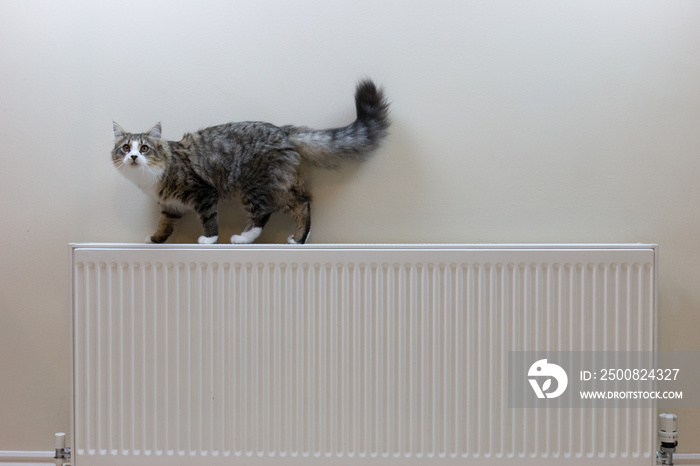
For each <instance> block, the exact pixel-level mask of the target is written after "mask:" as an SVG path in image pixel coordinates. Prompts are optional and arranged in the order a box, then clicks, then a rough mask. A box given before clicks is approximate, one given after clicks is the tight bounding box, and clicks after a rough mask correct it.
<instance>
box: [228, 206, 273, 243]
mask: <svg viewBox="0 0 700 466" xmlns="http://www.w3.org/2000/svg"><path fill="white" fill-rule="evenodd" d="M270 215H271V213H269V212H268V213H264V214H258V215H255V214H253V215H251V218H250V221H249V222H248V225H246V227H245V229H244V230H243V232H242V233H241V234H240V235H233V236H231V243H233V244H250V243H252V242H253V241H255V240H256V239H257V237H258V236H260V233H262V229H263V227H264V226H265V224H267V221H268V220H270Z"/></svg>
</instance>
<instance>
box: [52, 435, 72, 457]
mask: <svg viewBox="0 0 700 466" xmlns="http://www.w3.org/2000/svg"><path fill="white" fill-rule="evenodd" d="M54 448H56V456H54V457H53V458H54V459H55V460H56V464H62V463H63V461H60V460H68V459H70V448H69V447H66V434H65V433H63V432H58V433H56V434H55V436H54ZM59 461H60V462H59Z"/></svg>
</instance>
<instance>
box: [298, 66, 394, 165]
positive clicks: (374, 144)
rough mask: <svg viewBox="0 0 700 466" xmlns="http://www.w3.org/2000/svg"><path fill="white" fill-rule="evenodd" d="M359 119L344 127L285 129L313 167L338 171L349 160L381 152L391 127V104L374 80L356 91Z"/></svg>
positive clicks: (366, 81) (362, 82)
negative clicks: (377, 151) (381, 146)
mask: <svg viewBox="0 0 700 466" xmlns="http://www.w3.org/2000/svg"><path fill="white" fill-rule="evenodd" d="M355 108H356V110H357V118H356V120H355V121H354V122H352V123H351V124H349V125H348V126H345V127H343V128H332V129H323V130H314V129H311V128H306V127H295V126H288V127H285V129H286V130H287V131H288V133H289V135H290V139H291V141H292V143H293V144H294V145H295V146H296V149H297V151H298V152H299V153H300V154H301V156H302V157H303V158H304V160H306V161H307V162H309V163H310V164H312V165H315V166H318V167H323V168H337V167H338V166H339V165H340V164H341V162H344V161H346V160H350V161H362V160H364V159H366V158H367V157H368V156H369V155H370V154H371V153H372V152H373V151H374V150H375V149H377V148H378V147H379V146H380V144H381V142H382V140H383V139H384V137H385V136H386V135H387V133H388V128H389V124H390V123H389V104H388V103H387V101H386V99H385V97H384V92H382V90H381V89H378V88H377V86H375V84H374V83H373V82H372V81H370V80H368V79H367V80H363V81H360V82H359V83H358V85H357V89H356V90H355Z"/></svg>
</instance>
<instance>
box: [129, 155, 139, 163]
mask: <svg viewBox="0 0 700 466" xmlns="http://www.w3.org/2000/svg"><path fill="white" fill-rule="evenodd" d="M138 158H139V156H138V155H132V156H131V160H133V161H134V162H136V159H138Z"/></svg>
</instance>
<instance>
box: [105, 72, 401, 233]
mask: <svg viewBox="0 0 700 466" xmlns="http://www.w3.org/2000/svg"><path fill="white" fill-rule="evenodd" d="M355 107H356V110H357V118H356V120H355V121H354V122H353V123H351V124H350V125H348V126H345V127H343V128H334V129H325V130H314V129H310V128H306V127H300V126H275V125H272V124H270V123H264V122H240V123H228V124H224V125H220V126H212V127H210V128H205V129H202V130H200V131H197V132H195V133H188V134H185V135H184V136H183V138H182V140H180V141H178V142H174V141H166V140H164V139H162V138H161V126H160V123H158V124H156V125H155V126H154V127H153V128H151V129H150V130H149V131H147V132H145V133H140V134H132V133H128V132H126V131H124V130H123V129H122V128H121V127H120V126H119V125H118V124H117V123H114V138H115V143H114V150H113V151H112V162H113V163H114V165H115V166H116V168H117V169H118V170H119V171H120V172H121V173H122V174H123V175H124V176H126V177H127V178H128V179H129V180H131V181H132V182H134V183H135V184H136V185H137V186H138V187H139V188H141V189H142V190H143V191H144V192H146V193H147V194H149V195H151V196H152V197H154V198H155V200H156V201H158V203H159V204H160V206H161V208H162V211H161V215H160V221H159V224H158V229H157V230H156V232H155V233H154V234H153V235H152V236H149V237H148V238H146V241H147V242H153V243H162V242H163V241H165V240H166V239H168V237H169V236H170V235H171V234H172V232H173V228H174V226H175V222H176V220H177V219H179V218H180V217H182V215H183V213H184V212H185V210H186V209H188V208H191V209H194V210H195V211H196V212H197V214H198V215H199V218H200V220H201V222H202V225H203V227H204V235H202V236H200V237H199V240H198V241H199V243H202V244H211V243H216V242H217V240H218V237H219V231H218V221H217V205H218V201H219V200H220V199H225V198H232V197H235V196H238V197H240V199H241V202H242V203H243V206H244V208H245V210H246V212H247V215H248V223H247V225H246V227H245V229H244V230H243V232H242V233H241V234H238V235H233V236H232V237H231V242H232V243H251V242H253V241H254V240H255V239H256V238H257V237H258V236H259V235H260V233H261V232H262V229H263V227H264V226H265V224H266V223H267V221H268V220H269V218H270V215H271V214H272V213H274V212H276V211H279V210H282V211H285V212H288V213H289V214H291V215H292V217H293V218H294V220H295V222H296V231H295V233H294V234H293V235H292V236H290V237H289V239H288V242H289V243H292V244H301V243H304V242H306V240H307V239H308V237H309V229H310V226H311V217H310V205H309V204H310V202H311V195H310V194H309V191H308V188H307V171H308V167H309V166H317V167H324V168H337V167H338V166H339V165H340V163H341V162H343V161H345V160H357V161H361V160H364V159H365V158H366V157H367V156H368V155H369V154H370V153H371V152H372V151H374V150H375V149H377V147H379V145H380V143H381V141H382V139H383V138H384V137H385V136H386V135H387V129H388V127H389V118H388V110H389V105H388V103H387V101H386V99H385V98H384V94H383V92H382V90H381V89H378V88H377V87H376V86H375V84H374V83H373V82H372V81H370V80H364V81H361V82H360V83H359V84H358V85H357V89H356V91H355Z"/></svg>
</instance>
